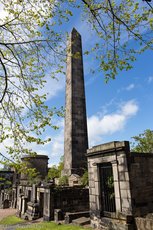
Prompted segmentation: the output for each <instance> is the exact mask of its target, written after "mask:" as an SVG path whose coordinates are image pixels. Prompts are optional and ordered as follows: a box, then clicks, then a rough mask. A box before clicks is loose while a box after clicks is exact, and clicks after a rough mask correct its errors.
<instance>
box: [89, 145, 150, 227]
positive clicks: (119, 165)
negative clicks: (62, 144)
mask: <svg viewBox="0 0 153 230" xmlns="http://www.w3.org/2000/svg"><path fill="white" fill-rule="evenodd" d="M87 157H88V173H89V200H90V212H91V223H92V226H93V227H97V228H98V229H103V228H104V227H106V228H107V229H118V230H120V229H134V226H135V225H136V224H137V221H136V223H135V218H136V217H139V216H145V215H146V214H147V213H151V212H153V179H152V178H153V167H152V166H153V155H152V154H141V153H132V152H130V148H129V142H128V141H123V142H117V141H115V142H110V143H106V144H102V145H99V146H95V147H93V148H91V149H89V150H88V151H87ZM136 229H139V228H136Z"/></svg>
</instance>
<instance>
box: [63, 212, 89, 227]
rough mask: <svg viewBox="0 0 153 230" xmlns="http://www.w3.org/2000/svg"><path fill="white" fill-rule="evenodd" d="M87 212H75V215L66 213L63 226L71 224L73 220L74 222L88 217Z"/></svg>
mask: <svg viewBox="0 0 153 230" xmlns="http://www.w3.org/2000/svg"><path fill="white" fill-rule="evenodd" d="M89 216H90V214H89V211H84V212H75V213H71V212H66V214H65V218H64V219H65V224H69V223H72V221H73V220H76V219H78V218H80V217H87V218H88V217H89Z"/></svg>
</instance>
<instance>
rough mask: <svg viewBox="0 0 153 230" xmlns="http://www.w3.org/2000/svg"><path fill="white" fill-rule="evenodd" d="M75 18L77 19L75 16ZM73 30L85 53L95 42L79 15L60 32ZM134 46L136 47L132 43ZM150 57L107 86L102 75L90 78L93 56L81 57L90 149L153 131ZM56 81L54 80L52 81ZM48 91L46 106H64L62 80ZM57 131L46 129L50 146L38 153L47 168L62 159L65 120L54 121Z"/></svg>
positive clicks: (148, 53)
mask: <svg viewBox="0 0 153 230" xmlns="http://www.w3.org/2000/svg"><path fill="white" fill-rule="evenodd" d="M76 14H77V16H76ZM73 27H75V28H76V29H77V30H78V32H79V33H80V34H81V36H82V44H83V50H84V51H85V50H86V49H88V48H89V47H90V46H91V44H92V42H93V39H94V38H95V37H94V36H93V34H92V33H90V25H88V26H87V25H86V23H85V22H82V21H81V19H80V17H79V14H78V13H76V12H74V17H73V18H72V20H71V21H70V22H68V23H67V24H66V26H65V25H64V26H63V27H62V28H61V30H63V31H65V30H66V31H68V32H69V33H70V31H71V30H72V28H73ZM133 46H135V43H134V42H133ZM152 60H153V53H152V51H146V52H145V53H143V54H142V55H141V56H138V57H137V60H136V62H135V63H134V67H133V69H131V70H130V71H128V72H126V71H123V72H120V73H119V74H118V76H116V79H115V80H111V79H110V80H109V82H108V83H107V84H106V83H105V81H104V74H103V73H102V72H100V73H97V74H95V75H93V74H91V72H90V67H91V66H96V65H97V63H96V61H95V60H94V59H93V57H92V56H90V55H89V56H85V57H84V75H85V92H86V108H87V117H88V118H87V119H88V136H89V145H90V147H91V146H93V145H97V144H102V143H105V142H109V141H122V140H128V141H131V137H132V136H135V135H138V134H139V133H142V132H143V131H144V130H145V129H148V128H149V129H153V122H152V117H153V108H152V104H153V90H152V88H153V68H152ZM54 81H55V80H54ZM47 88H48V90H49V91H50V92H54V93H53V94H54V95H52V96H51V97H49V98H50V99H49V100H48V104H53V105H56V106H61V105H64V104H65V77H64V76H61V79H60V80H59V82H56V83H55V82H53V81H52V83H51V84H48V87H47ZM55 122H56V123H57V124H59V127H60V128H59V130H58V131H53V130H50V129H48V130H47V133H46V136H51V138H52V142H51V143H50V144H47V145H45V146H43V148H41V149H39V150H38V149H37V150H38V152H39V153H41V154H47V155H48V156H49V158H50V160H49V165H53V164H57V163H58V162H59V159H60V156H61V155H63V153H64V151H63V140H64V119H59V120H55Z"/></svg>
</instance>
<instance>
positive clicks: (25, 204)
mask: <svg viewBox="0 0 153 230" xmlns="http://www.w3.org/2000/svg"><path fill="white" fill-rule="evenodd" d="M26 210H27V197H25V196H23V197H22V210H21V214H24V213H25V212H26Z"/></svg>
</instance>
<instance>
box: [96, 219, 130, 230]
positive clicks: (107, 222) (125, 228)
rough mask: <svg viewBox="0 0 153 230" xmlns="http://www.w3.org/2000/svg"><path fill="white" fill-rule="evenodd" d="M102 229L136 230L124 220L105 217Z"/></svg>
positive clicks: (102, 221)
mask: <svg viewBox="0 0 153 230" xmlns="http://www.w3.org/2000/svg"><path fill="white" fill-rule="evenodd" d="M100 225H101V228H102V229H107V230H110V229H111V230H134V226H133V225H132V224H127V223H126V221H124V220H118V219H112V218H107V217H103V218H102V219H101V223H100Z"/></svg>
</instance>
